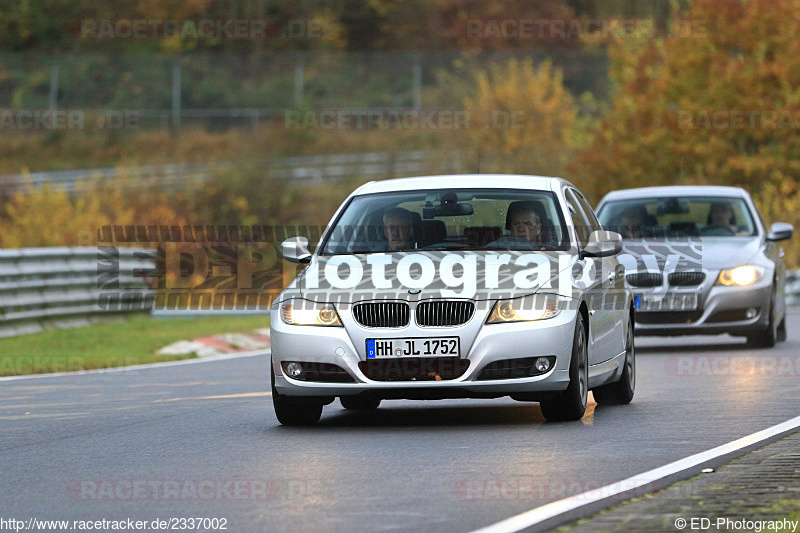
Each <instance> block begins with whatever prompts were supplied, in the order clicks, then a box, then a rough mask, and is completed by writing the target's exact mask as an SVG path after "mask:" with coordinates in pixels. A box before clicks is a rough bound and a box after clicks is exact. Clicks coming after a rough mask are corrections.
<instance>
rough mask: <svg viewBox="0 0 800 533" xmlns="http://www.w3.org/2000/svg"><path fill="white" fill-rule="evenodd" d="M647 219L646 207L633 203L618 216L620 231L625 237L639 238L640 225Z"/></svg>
mask: <svg viewBox="0 0 800 533" xmlns="http://www.w3.org/2000/svg"><path fill="white" fill-rule="evenodd" d="M646 220H647V208H646V207H645V206H643V205H634V206H632V207H629V208H628V209H626V210H625V211H624V212H623V213H622V215H620V217H619V224H620V226H621V227H620V233H622V236H623V237H624V238H626V239H641V238H642V226H644V224H645V221H646Z"/></svg>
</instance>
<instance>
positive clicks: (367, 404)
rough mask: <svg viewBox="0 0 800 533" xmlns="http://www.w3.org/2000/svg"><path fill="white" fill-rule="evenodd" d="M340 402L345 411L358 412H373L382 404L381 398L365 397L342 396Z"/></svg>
mask: <svg viewBox="0 0 800 533" xmlns="http://www.w3.org/2000/svg"><path fill="white" fill-rule="evenodd" d="M339 401H340V402H341V403H342V407H344V408H345V409H354V410H356V411H372V410H373V409H377V408H378V406H379V405H380V404H381V400H380V398H370V397H363V396H342V397H340V398H339Z"/></svg>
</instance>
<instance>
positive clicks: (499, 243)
mask: <svg viewBox="0 0 800 533" xmlns="http://www.w3.org/2000/svg"><path fill="white" fill-rule="evenodd" d="M490 247H491V248H507V249H509V250H531V251H539V249H540V248H541V247H542V245H541V244H536V243H535V242H531V241H529V240H528V239H525V238H523V237H517V236H516V235H507V236H505V237H500V238H499V239H497V240H496V241H492V242H490V243H489V244H487V245H486V246H484V248H490Z"/></svg>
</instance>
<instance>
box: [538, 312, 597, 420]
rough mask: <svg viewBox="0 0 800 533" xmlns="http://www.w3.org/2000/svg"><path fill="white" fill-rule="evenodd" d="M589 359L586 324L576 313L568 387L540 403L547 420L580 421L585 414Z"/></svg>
mask: <svg viewBox="0 0 800 533" xmlns="http://www.w3.org/2000/svg"><path fill="white" fill-rule="evenodd" d="M588 386H589V357H588V352H587V347H586V322H585V321H584V319H583V315H581V314H580V313H578V320H577V321H576V323H575V334H574V336H573V339H572V356H571V357H570V361H569V386H568V387H567V388H566V389H565V390H564V392H562V393H561V394H559V395H558V396H556V397H555V398H553V399H551V400H545V401H542V402H540V404H539V405H540V406H541V408H542V414H543V415H544V417H545V418H546V419H547V420H580V419H581V418H583V415H584V414H585V413H586V401H587V395H588V392H589V388H588Z"/></svg>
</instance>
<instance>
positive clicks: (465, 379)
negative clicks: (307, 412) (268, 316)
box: [271, 309, 577, 399]
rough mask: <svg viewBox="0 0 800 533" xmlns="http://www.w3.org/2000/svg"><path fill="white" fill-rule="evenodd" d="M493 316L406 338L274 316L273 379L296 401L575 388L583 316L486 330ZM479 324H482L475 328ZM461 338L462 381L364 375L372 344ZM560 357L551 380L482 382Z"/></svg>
mask: <svg viewBox="0 0 800 533" xmlns="http://www.w3.org/2000/svg"><path fill="white" fill-rule="evenodd" d="M486 314H487V313H476V314H475V316H473V318H472V320H471V321H470V322H469V323H467V324H466V325H464V326H459V327H452V328H449V327H437V328H422V327H418V326H415V325H410V326H408V327H406V328H403V329H402V330H399V331H398V330H397V329H372V330H366V331H365V329H366V328H361V327H360V326H357V325H354V323H353V322H352V321H351V320H349V319H348V318H350V317H348V318H346V317H345V315H342V320H343V323H344V324H345V327H315V326H291V325H287V324H285V323H284V322H283V321H282V320H281V318H280V314H279V313H278V312H277V311H273V312H272V321H271V327H272V330H271V346H272V372H273V374H274V376H275V388H276V390H277V392H278V393H279V394H282V395H289V396H326V397H330V396H346V395H355V394H365V393H367V394H372V395H374V396H376V397H380V398H431V399H433V398H463V397H498V396H505V395H509V394H525V393H535V392H548V391H552V392H557V391H561V390H564V389H565V388H566V387H567V386H568V384H569V362H570V357H571V352H572V339H573V335H574V332H575V320H576V314H577V311H576V310H572V309H565V310H562V311H561V312H560V313H559V314H558V315H557V316H555V317H553V318H550V319H546V320H541V321H534V322H518V323H510V324H484V323H483V322H484V321H485V319H486ZM476 321H477V322H476ZM445 336H458V337H459V338H460V343H461V352H462V353H461V358H462V359H467V360H468V361H469V367H468V368H467V370H466V371H465V372H464V373H463V374H462V375H461V376H460V377H458V378H455V379H447V380H441V381H433V380H431V381H412V380H407V381H377V380H371V379H369V378H368V377H367V376H366V375H364V373H363V372H362V371H361V369H360V368H359V362H361V361H366V360H367V359H366V347H365V345H364V339H365V338H408V337H445ZM536 356H554V357H555V364H554V365H553V366H552V367H551V369H550V370H549V371H547V372H546V373H544V374H541V375H536V376H531V377H524V378H514V379H492V380H479V379H477V378H478V376H479V374H480V372H481V371H482V370H483V369H484V367H485V366H486V365H488V364H490V363H492V362H494V361H499V360H507V359H518V358H528V357H536ZM284 361H298V362H301V363H303V362H308V363H327V364H333V365H337V366H339V367H341V368H343V369H344V370H345V371H347V373H348V374H349V375H350V377H351V378H352V380H353V382H352V383H328V382H319V381H302V380H298V379H292V378H290V377H288V376H287V375H286V374H285V372H284V371H283V367H282V365H281V363H282V362H284Z"/></svg>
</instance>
